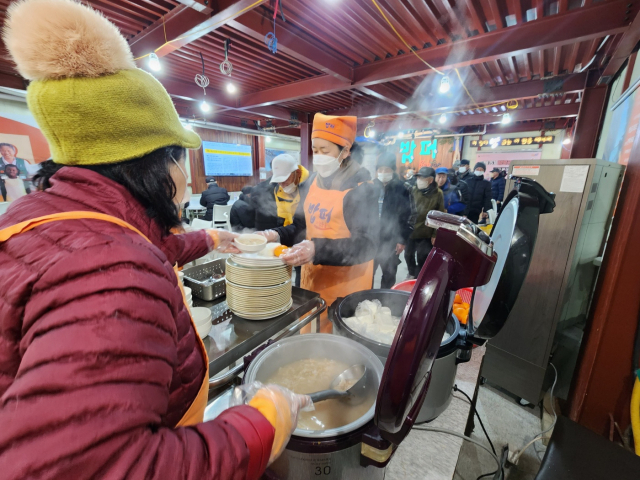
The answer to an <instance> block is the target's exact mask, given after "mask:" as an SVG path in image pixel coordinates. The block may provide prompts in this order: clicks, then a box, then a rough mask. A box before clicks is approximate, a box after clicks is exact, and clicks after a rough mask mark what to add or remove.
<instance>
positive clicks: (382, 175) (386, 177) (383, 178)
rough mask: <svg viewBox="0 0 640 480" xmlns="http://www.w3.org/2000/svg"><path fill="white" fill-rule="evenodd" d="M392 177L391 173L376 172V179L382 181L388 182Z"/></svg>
mask: <svg viewBox="0 0 640 480" xmlns="http://www.w3.org/2000/svg"><path fill="white" fill-rule="evenodd" d="M392 178H393V173H379V174H378V180H380V181H381V182H382V183H389V182H390V181H391V179H392Z"/></svg>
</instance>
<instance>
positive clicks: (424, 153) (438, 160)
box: [393, 137, 460, 176]
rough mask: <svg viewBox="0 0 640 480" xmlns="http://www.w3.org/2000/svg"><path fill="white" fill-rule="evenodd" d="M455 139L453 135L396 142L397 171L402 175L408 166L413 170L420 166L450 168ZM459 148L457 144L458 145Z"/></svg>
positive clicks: (453, 154) (454, 149) (394, 146)
mask: <svg viewBox="0 0 640 480" xmlns="http://www.w3.org/2000/svg"><path fill="white" fill-rule="evenodd" d="M456 142H458V144H459V142H460V140H456V139H455V138H454V137H443V138H430V139H427V138H416V139H407V140H405V141H399V142H396V144H395V145H393V148H395V149H396V165H397V171H398V173H399V174H400V175H401V176H402V175H404V172H406V171H407V170H408V169H409V168H411V169H413V170H414V171H416V172H417V171H418V170H420V169H421V168H422V167H431V168H434V169H435V168H439V167H446V168H451V166H452V165H453V160H454V157H455V152H456ZM458 150H459V146H458Z"/></svg>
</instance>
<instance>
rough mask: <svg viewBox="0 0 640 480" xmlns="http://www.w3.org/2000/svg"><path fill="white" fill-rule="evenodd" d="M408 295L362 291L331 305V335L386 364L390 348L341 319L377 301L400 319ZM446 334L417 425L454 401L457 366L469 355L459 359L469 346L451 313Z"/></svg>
mask: <svg viewBox="0 0 640 480" xmlns="http://www.w3.org/2000/svg"><path fill="white" fill-rule="evenodd" d="M409 295H410V293H409V292H403V291H399V290H363V291H361V292H356V293H352V294H351V295H347V296H346V297H344V298H341V299H338V300H336V302H335V303H334V304H333V305H332V306H331V308H330V312H329V316H330V318H331V320H332V321H333V333H335V334H336V335H340V336H343V337H346V338H350V339H351V340H355V341H356V342H358V343H360V344H362V345H364V346H365V347H367V348H368V349H369V350H371V351H372V352H373V353H375V354H376V356H377V357H378V358H379V359H380V361H381V362H382V363H383V364H385V363H386V362H387V357H388V356H389V350H390V349H391V345H387V344H384V343H379V342H376V341H375V340H371V339H369V338H367V337H364V336H362V335H360V334H358V333H356V332H354V331H353V330H352V329H351V328H349V327H348V326H347V324H346V323H345V322H344V320H343V318H348V317H352V316H354V315H355V311H356V307H357V306H358V304H359V303H360V302H362V301H364V300H376V299H377V300H380V303H382V305H383V306H385V307H389V308H390V309H391V314H392V315H394V316H397V317H400V316H402V314H403V312H404V309H405V307H406V306H407V301H408V300H409ZM446 332H447V333H448V334H449V335H450V337H449V338H448V339H447V340H445V341H444V342H442V343H441V344H440V349H439V350H438V355H437V357H436V360H435V362H434V364H433V368H432V370H431V384H430V386H429V391H428V392H427V395H426V398H425V400H424V403H423V404H422V409H421V410H420V413H419V415H418V417H417V419H416V423H424V422H430V421H431V420H434V419H435V418H436V417H438V415H440V414H441V413H442V412H444V411H445V410H446V409H447V407H448V406H449V404H450V403H451V399H452V398H453V395H452V393H453V390H452V389H453V384H454V383H455V379H456V372H457V370H458V368H457V365H458V363H461V362H464V361H468V359H469V356H468V355H466V354H465V353H466V352H464V353H463V354H462V355H460V356H459V355H458V352H459V348H460V347H461V346H462V347H463V348H465V349H466V348H471V347H470V346H469V347H466V345H465V342H463V341H461V340H462V338H461V333H462V329H461V328H460V322H459V321H458V319H457V318H456V317H455V315H453V313H452V314H451V315H450V316H449V321H448V323H447V327H446Z"/></svg>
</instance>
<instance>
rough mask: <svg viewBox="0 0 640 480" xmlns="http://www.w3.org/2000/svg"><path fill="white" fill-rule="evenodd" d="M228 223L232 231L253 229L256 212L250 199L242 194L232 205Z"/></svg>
mask: <svg viewBox="0 0 640 480" xmlns="http://www.w3.org/2000/svg"><path fill="white" fill-rule="evenodd" d="M229 221H230V222H231V227H232V228H233V231H237V232H241V231H242V230H243V229H245V228H255V225H256V210H255V208H253V204H252V203H251V198H250V197H247V196H246V195H245V194H244V193H243V194H241V195H240V197H239V198H238V200H236V201H235V202H234V203H233V206H232V207H231V213H229Z"/></svg>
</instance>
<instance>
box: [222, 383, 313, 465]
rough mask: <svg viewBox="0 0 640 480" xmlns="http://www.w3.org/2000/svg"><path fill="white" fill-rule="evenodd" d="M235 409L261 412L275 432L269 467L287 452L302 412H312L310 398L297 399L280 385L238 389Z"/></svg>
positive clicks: (258, 384) (233, 402) (251, 384)
mask: <svg viewBox="0 0 640 480" xmlns="http://www.w3.org/2000/svg"><path fill="white" fill-rule="evenodd" d="M231 403H232V405H242V404H244V403H246V404H247V405H249V406H251V407H253V408H255V409H256V410H258V411H259V412H260V413H261V414H262V415H264V417H265V418H266V419H267V420H268V421H269V423H271V425H272V426H273V428H274V430H275V436H274V439H273V446H272V447H271V456H270V458H269V464H271V463H273V462H274V461H275V460H276V459H277V458H278V457H279V456H280V454H281V453H282V452H283V451H284V449H285V447H286V446H287V443H288V442H289V438H290V437H291V434H292V433H293V431H294V430H295V429H296V425H297V424H298V414H299V413H300V411H301V410H313V402H312V401H311V398H310V397H309V396H308V395H298V394H295V393H293V392H292V391H290V390H287V389H286V388H283V387H279V386H278V385H263V384H262V383H260V382H253V383H250V384H249V385H245V386H243V387H238V388H236V389H235V391H234V394H233V399H232V401H231Z"/></svg>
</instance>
